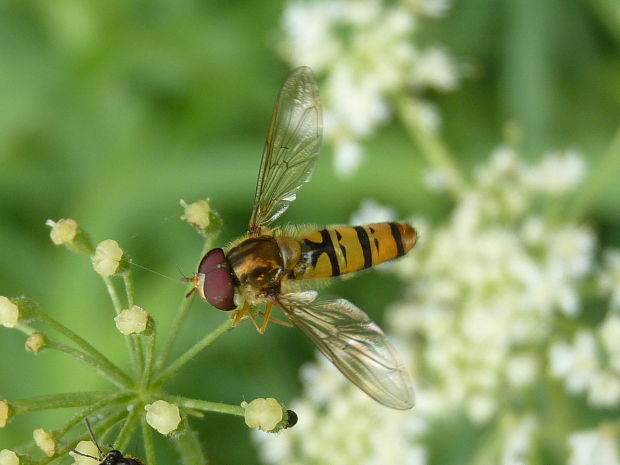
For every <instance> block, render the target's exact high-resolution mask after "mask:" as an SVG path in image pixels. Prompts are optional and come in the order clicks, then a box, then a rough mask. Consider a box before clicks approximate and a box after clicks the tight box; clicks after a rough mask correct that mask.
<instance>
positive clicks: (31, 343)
mask: <svg viewBox="0 0 620 465" xmlns="http://www.w3.org/2000/svg"><path fill="white" fill-rule="evenodd" d="M44 345H45V336H43V334H41V333H32V334H31V335H30V336H28V339H26V350H27V351H28V352H32V353H34V354H36V353H38V352H39V351H40V350H41V349H42V348H43V346H44Z"/></svg>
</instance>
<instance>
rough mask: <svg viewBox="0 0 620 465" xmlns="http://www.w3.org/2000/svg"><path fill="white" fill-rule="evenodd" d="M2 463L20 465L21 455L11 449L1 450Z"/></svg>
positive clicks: (3, 464)
mask: <svg viewBox="0 0 620 465" xmlns="http://www.w3.org/2000/svg"><path fill="white" fill-rule="evenodd" d="M0 465H19V457H18V456H17V454H16V453H15V452H13V451H12V450H10V449H2V450H0Z"/></svg>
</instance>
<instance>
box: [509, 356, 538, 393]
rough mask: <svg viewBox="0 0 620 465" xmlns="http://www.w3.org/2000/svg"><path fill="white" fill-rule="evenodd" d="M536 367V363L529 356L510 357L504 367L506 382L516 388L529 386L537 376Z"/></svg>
mask: <svg viewBox="0 0 620 465" xmlns="http://www.w3.org/2000/svg"><path fill="white" fill-rule="evenodd" d="M537 370H538V367H537V366H536V361H535V360H534V358H533V357H531V356H525V355H522V356H516V357H512V358H511V359H510V360H509V361H508V364H507V366H506V376H507V378H508V382H509V383H510V384H511V385H512V386H514V387H517V388H523V387H526V386H529V385H531V384H532V383H533V382H534V380H535V378H536V375H537Z"/></svg>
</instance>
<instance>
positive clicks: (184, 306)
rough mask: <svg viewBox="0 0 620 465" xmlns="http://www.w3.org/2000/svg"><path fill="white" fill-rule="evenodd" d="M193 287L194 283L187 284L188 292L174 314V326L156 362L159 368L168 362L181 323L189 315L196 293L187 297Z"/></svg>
mask: <svg viewBox="0 0 620 465" xmlns="http://www.w3.org/2000/svg"><path fill="white" fill-rule="evenodd" d="M193 287H194V285H193V284H190V285H189V286H187V289H186V291H187V292H186V293H185V294H184V295H183V300H181V302H180V304H179V307H178V308H177V311H176V313H175V316H174V321H173V322H172V327H171V329H170V333H169V334H168V338H167V339H166V340H165V341H164V344H163V346H162V349H161V352H160V353H159V357H158V359H157V363H156V366H157V368H161V367H162V366H163V365H164V363H165V362H166V359H167V358H168V356H169V355H170V350H172V345H173V344H174V341H175V340H176V338H177V336H178V334H179V331H180V329H181V325H182V324H183V322H184V321H185V318H186V317H187V312H188V311H189V308H190V306H191V304H192V301H193V300H194V294H192V295H191V296H189V297H187V293H189V292H190V291H191V290H192V288H193Z"/></svg>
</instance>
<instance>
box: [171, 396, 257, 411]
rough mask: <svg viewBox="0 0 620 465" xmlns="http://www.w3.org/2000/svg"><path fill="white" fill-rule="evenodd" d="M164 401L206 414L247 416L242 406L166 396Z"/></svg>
mask: <svg viewBox="0 0 620 465" xmlns="http://www.w3.org/2000/svg"><path fill="white" fill-rule="evenodd" d="M164 399H165V400H166V401H168V402H171V403H173V404H176V405H179V406H181V407H183V408H187V409H194V410H202V411H204V412H217V413H226V414H228V415H239V416H244V415H245V409H244V408H243V407H241V406H240V405H230V404H222V403H220V402H209V401H206V400H200V399H190V398H188V397H181V396H164Z"/></svg>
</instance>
